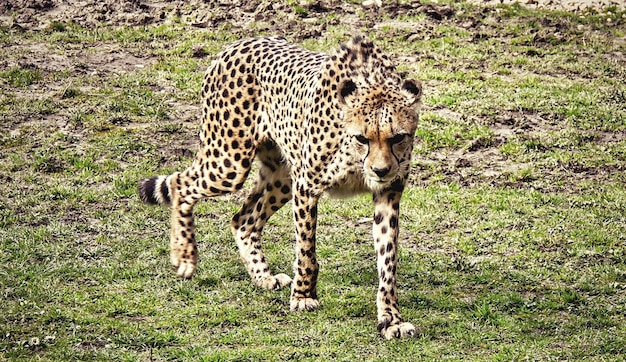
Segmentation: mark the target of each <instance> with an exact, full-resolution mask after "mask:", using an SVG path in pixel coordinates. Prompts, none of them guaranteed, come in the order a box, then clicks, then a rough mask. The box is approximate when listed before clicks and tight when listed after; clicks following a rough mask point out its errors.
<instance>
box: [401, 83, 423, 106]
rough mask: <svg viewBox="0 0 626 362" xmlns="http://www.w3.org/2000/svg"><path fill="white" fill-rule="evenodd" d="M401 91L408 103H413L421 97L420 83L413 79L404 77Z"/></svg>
mask: <svg viewBox="0 0 626 362" xmlns="http://www.w3.org/2000/svg"><path fill="white" fill-rule="evenodd" d="M402 91H403V92H404V94H405V95H406V96H407V98H408V99H409V101H410V103H411V104H415V103H417V102H419V100H420V99H421V98H422V83H420V81H419V80H415V79H405V80H404V82H403V83H402Z"/></svg>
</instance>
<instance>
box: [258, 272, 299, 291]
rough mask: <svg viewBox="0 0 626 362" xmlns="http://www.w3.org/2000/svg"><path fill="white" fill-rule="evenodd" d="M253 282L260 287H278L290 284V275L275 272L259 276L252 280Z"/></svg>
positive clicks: (269, 288)
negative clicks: (266, 275)
mask: <svg viewBox="0 0 626 362" xmlns="http://www.w3.org/2000/svg"><path fill="white" fill-rule="evenodd" d="M254 284H256V285H257V286H259V287H261V288H265V289H268V290H275V289H280V288H282V287H284V286H286V285H289V284H291V277H290V276H288V275H287V274H282V273H281V274H276V275H272V276H269V277H264V278H259V279H256V280H255V281H254Z"/></svg>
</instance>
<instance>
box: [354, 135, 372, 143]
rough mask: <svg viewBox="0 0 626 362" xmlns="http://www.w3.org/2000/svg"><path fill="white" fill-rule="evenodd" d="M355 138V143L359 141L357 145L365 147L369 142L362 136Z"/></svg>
mask: <svg viewBox="0 0 626 362" xmlns="http://www.w3.org/2000/svg"><path fill="white" fill-rule="evenodd" d="M355 138H356V140H357V141H359V143H361V144H364V145H366V144H368V143H369V142H370V140H368V139H367V138H365V136H363V135H358V136H355Z"/></svg>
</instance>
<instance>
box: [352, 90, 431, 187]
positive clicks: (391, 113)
mask: <svg viewBox="0 0 626 362" xmlns="http://www.w3.org/2000/svg"><path fill="white" fill-rule="evenodd" d="M350 83H351V82H350V81H348V82H347V83H346V84H344V85H343V86H344V87H343V88H342V94H341V95H342V97H343V98H342V101H343V102H344V104H346V105H347V106H348V110H347V111H346V121H347V129H346V132H347V135H348V140H347V142H348V148H349V149H350V152H351V154H352V155H355V157H356V158H357V159H359V160H361V161H362V171H363V180H364V181H365V184H366V186H367V187H368V188H369V189H371V190H372V191H376V190H380V189H383V188H384V187H386V186H388V185H389V184H390V183H391V182H393V181H394V180H396V179H399V178H401V179H406V177H407V175H408V172H409V167H410V162H411V152H412V150H413V139H414V135H415V129H416V127H417V120H418V114H417V106H416V105H417V104H418V103H419V98H420V96H421V86H420V84H419V83H418V82H417V81H414V80H406V81H404V83H403V84H402V87H401V88H400V90H398V89H397V88H396V89H393V88H391V87H388V86H379V87H376V88H374V89H368V90H367V91H362V92H359V90H357V89H356V86H355V85H354V83H352V84H350ZM346 87H348V89H346ZM353 88H354V89H353ZM350 98H352V99H350Z"/></svg>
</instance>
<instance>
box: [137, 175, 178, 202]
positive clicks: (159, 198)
mask: <svg viewBox="0 0 626 362" xmlns="http://www.w3.org/2000/svg"><path fill="white" fill-rule="evenodd" d="M170 176H171V175H170ZM170 176H153V177H150V178H147V179H143V180H141V181H139V198H141V201H143V202H144V203H146V204H152V205H157V204H169V203H170V202H171V197H170V195H171V193H170V187H169V184H170Z"/></svg>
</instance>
